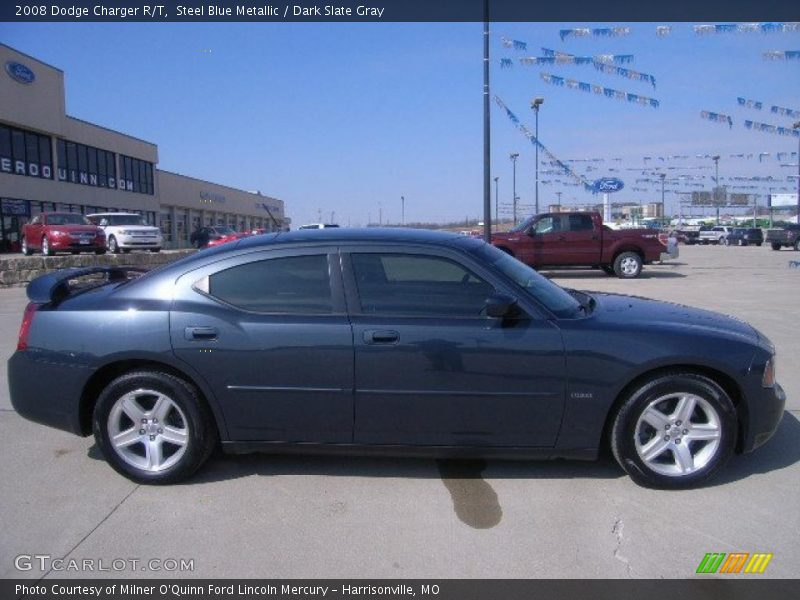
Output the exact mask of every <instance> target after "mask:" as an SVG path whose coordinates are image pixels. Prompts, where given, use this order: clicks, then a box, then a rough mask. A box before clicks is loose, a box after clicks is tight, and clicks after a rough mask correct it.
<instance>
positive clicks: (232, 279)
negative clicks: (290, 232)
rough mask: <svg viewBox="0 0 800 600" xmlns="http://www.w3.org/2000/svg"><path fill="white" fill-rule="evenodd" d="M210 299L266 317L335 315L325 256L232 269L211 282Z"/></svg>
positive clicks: (210, 279) (216, 274) (215, 277)
mask: <svg viewBox="0 0 800 600" xmlns="http://www.w3.org/2000/svg"><path fill="white" fill-rule="evenodd" d="M207 285H208V289H207V290H206V291H207V293H208V294H209V295H210V296H213V297H214V298H219V299H220V300H222V301H224V302H227V303H228V304H232V305H233V306H235V307H237V308H241V309H242V310H247V311H251V312H263V313H286V314H328V313H331V312H333V300H332V297H331V286H330V277H329V274H328V257H327V256H326V255H325V254H316V255H312V256H293V257H288V258H272V259H269V260H262V261H257V262H251V263H247V264H244V265H239V266H238V267H231V268H230V269H226V270H224V271H220V272H218V273H214V274H213V275H211V276H210V277H209V278H208V284H207Z"/></svg>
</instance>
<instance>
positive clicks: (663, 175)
mask: <svg viewBox="0 0 800 600" xmlns="http://www.w3.org/2000/svg"><path fill="white" fill-rule="evenodd" d="M658 176H659V177H661V218H662V219H663V218H664V217H665V216H666V215H665V214H664V179H666V177H667V174H666V173H659V175H658Z"/></svg>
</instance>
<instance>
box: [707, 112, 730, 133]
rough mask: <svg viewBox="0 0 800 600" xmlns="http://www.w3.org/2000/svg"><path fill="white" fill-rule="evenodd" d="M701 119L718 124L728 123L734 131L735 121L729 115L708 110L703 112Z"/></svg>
mask: <svg viewBox="0 0 800 600" xmlns="http://www.w3.org/2000/svg"><path fill="white" fill-rule="evenodd" d="M700 117H701V118H703V119H707V120H709V121H715V122H717V123H727V124H728V127H729V128H731V129H733V119H732V118H731V117H729V116H728V115H723V114H720V113H715V112H711V111H708V110H701V111H700Z"/></svg>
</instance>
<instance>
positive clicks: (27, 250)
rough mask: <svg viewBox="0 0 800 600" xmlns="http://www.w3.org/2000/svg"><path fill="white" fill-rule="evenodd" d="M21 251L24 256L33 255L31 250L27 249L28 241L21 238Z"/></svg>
mask: <svg viewBox="0 0 800 600" xmlns="http://www.w3.org/2000/svg"><path fill="white" fill-rule="evenodd" d="M21 250H22V253H23V254H24V255H25V256H30V255H31V254H33V250H32V249H30V248H29V247H28V240H26V239H25V238H22V248H21Z"/></svg>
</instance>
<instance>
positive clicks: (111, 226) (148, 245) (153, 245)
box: [86, 213, 163, 254]
mask: <svg viewBox="0 0 800 600" xmlns="http://www.w3.org/2000/svg"><path fill="white" fill-rule="evenodd" d="M86 218H87V219H89V220H90V221H91V222H92V223H94V224H95V225H97V226H98V227H101V228H102V229H103V231H105V232H106V244H107V245H108V249H109V250H110V251H111V252H113V253H114V254H119V252H120V250H121V251H123V252H130V251H131V250H133V249H134V248H142V249H147V250H150V252H160V251H161V244H162V241H163V240H162V237H161V230H160V229H159V228H158V227H153V226H152V225H147V224H146V223H145V222H144V219H142V217H141V215H137V214H136V213H95V214H93V215H86Z"/></svg>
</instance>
